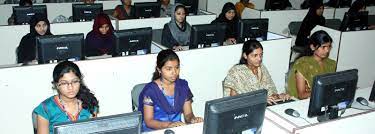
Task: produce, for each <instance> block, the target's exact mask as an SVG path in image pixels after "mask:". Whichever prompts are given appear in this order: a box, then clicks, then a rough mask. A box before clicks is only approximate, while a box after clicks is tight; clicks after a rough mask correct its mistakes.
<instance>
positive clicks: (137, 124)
mask: <svg viewBox="0 0 375 134" xmlns="http://www.w3.org/2000/svg"><path fill="white" fill-rule="evenodd" d="M141 117H142V116H141V112H139V111H137V112H132V113H125V114H117V115H110V116H104V117H97V118H91V119H87V120H81V121H77V122H64V123H59V124H56V125H54V126H53V129H54V134H140V133H141V122H142V118H141Z"/></svg>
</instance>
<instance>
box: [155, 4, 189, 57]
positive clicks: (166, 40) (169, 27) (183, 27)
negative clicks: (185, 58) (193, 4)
mask: <svg viewBox="0 0 375 134" xmlns="http://www.w3.org/2000/svg"><path fill="white" fill-rule="evenodd" d="M172 11H173V14H172V16H171V21H170V22H169V23H166V24H165V25H164V28H163V33H162V36H161V44H162V45H164V46H166V47H168V48H173V49H174V50H182V46H187V45H189V42H190V31H191V26H190V24H189V23H188V22H186V13H187V9H186V8H185V6H184V5H182V4H176V5H175V6H174V7H173V8H172Z"/></svg>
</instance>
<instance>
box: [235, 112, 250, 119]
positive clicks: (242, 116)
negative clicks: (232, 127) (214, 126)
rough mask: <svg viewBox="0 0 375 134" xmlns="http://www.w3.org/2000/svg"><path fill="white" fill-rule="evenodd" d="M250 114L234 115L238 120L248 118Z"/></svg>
mask: <svg viewBox="0 0 375 134" xmlns="http://www.w3.org/2000/svg"><path fill="white" fill-rule="evenodd" d="M248 116H249V115H247V114H246V113H245V114H241V115H237V116H234V118H233V119H235V120H237V119H242V118H246V117H248Z"/></svg>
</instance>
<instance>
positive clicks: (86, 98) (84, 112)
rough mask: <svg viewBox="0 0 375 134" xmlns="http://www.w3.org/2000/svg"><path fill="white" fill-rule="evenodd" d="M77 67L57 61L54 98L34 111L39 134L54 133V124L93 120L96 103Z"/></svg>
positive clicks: (54, 73) (68, 62) (42, 103)
mask: <svg viewBox="0 0 375 134" xmlns="http://www.w3.org/2000/svg"><path fill="white" fill-rule="evenodd" d="M82 78H83V76H82V74H81V71H80V70H79V68H78V66H77V65H76V64H74V63H73V62H70V61H63V62H60V63H59V64H57V65H56V66H55V69H54V70H53V81H52V84H53V89H56V90H57V95H53V96H51V97H49V98H47V99H46V100H44V101H43V102H41V103H40V104H39V105H38V106H37V107H36V108H35V109H34V111H33V114H35V115H37V116H36V121H37V133H38V134H48V133H50V134H53V125H54V124H56V123H62V122H75V121H78V120H83V119H89V118H92V117H96V116H97V113H98V108H99V102H98V100H97V99H96V97H95V96H94V94H93V93H91V92H90V89H88V88H87V86H86V85H85V84H84V82H83V79H82Z"/></svg>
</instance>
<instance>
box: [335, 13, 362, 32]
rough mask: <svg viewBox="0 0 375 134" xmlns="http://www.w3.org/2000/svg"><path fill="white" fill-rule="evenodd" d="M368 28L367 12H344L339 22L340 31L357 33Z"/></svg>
mask: <svg viewBox="0 0 375 134" xmlns="http://www.w3.org/2000/svg"><path fill="white" fill-rule="evenodd" d="M367 28H368V11H363V12H358V13H348V12H346V13H345V15H344V18H343V21H342V22H341V26H340V30H341V31H358V30H366V29H367Z"/></svg>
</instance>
